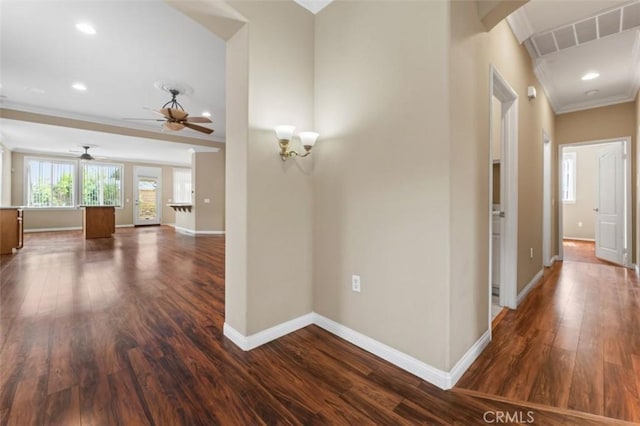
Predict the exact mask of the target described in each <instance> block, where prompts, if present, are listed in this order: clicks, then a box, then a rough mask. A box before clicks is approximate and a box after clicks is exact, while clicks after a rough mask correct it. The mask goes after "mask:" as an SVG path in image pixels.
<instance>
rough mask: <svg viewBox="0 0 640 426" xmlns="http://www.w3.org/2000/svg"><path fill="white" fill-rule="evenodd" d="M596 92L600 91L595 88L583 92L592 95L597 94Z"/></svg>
mask: <svg viewBox="0 0 640 426" xmlns="http://www.w3.org/2000/svg"><path fill="white" fill-rule="evenodd" d="M598 93H600V91H599V90H597V89H594V90H588V91H586V92H584V94H585V95H587V96H593V95H595V94H598Z"/></svg>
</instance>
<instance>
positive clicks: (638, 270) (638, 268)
mask: <svg viewBox="0 0 640 426" xmlns="http://www.w3.org/2000/svg"><path fill="white" fill-rule="evenodd" d="M636 274H638V275H640V266H639V265H636Z"/></svg>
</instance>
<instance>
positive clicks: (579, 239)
mask: <svg viewBox="0 0 640 426" xmlns="http://www.w3.org/2000/svg"><path fill="white" fill-rule="evenodd" d="M564 240H576V241H588V242H590V243H595V242H596V240H595V239H594V238H578V237H563V238H562V241H564Z"/></svg>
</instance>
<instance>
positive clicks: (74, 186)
mask: <svg viewBox="0 0 640 426" xmlns="http://www.w3.org/2000/svg"><path fill="white" fill-rule="evenodd" d="M30 161H40V162H47V161H48V162H51V163H52V164H56V163H57V164H68V165H71V167H72V170H71V179H72V181H71V205H70V206H32V205H29V204H30V202H31V188H30V186H29V162H30ZM22 169H23V170H22V180H23V192H22V204H23V205H24V207H25V208H26V209H28V210H74V209H76V208H77V207H78V205H77V199H76V197H77V194H78V161H77V160H67V159H62V158H55V157H46V156H45V157H42V156H25V157H24V158H23V161H22Z"/></svg>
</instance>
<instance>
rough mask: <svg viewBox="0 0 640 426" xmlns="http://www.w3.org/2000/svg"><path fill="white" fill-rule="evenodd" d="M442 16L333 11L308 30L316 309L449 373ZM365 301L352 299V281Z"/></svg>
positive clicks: (335, 6)
mask: <svg viewBox="0 0 640 426" xmlns="http://www.w3.org/2000/svg"><path fill="white" fill-rule="evenodd" d="M447 22H448V7H447V4H446V3H445V2H384V1H380V2H335V3H332V4H330V5H329V6H327V7H326V8H325V9H323V10H322V11H321V12H320V13H319V14H318V15H317V16H316V21H315V40H316V43H315V52H316V55H315V80H316V96H315V99H316V103H315V113H316V114H315V117H316V128H317V130H318V132H319V133H320V135H321V136H320V139H319V142H318V144H317V145H316V147H317V148H316V152H315V154H314V155H313V161H314V170H313V177H314V208H313V213H314V214H313V218H314V222H313V226H314V248H313V250H314V268H313V279H314V292H313V300H314V310H315V311H316V312H318V313H320V314H322V315H324V316H327V317H329V318H331V319H332V320H334V321H337V322H339V323H341V324H344V325H346V326H348V327H350V328H352V329H355V330H357V331H359V332H361V333H363V334H365V335H367V336H370V337H372V338H374V339H376V340H378V341H381V342H383V343H386V344H388V345H390V346H392V347H394V348H396V349H399V350H401V351H403V352H405V353H408V354H410V355H412V356H414V357H416V358H418V359H420V360H422V361H424V362H427V363H429V364H430V365H433V366H436V367H438V368H444V369H446V368H447V367H448V365H447V348H448V327H447V322H448V320H447V318H448V304H449V302H448V299H449V294H448V285H449V282H450V277H449V262H450V253H449V226H450V225H449V203H450V198H449V158H450V152H449V144H448V142H447V141H448V140H449V115H448V105H447V98H448V93H447V90H448V89H447V88H448V69H447V68H448V66H447V65H448V64H447V47H448V28H447ZM353 274H356V275H360V276H361V280H362V292H361V293H354V292H352V291H351V275H353Z"/></svg>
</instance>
